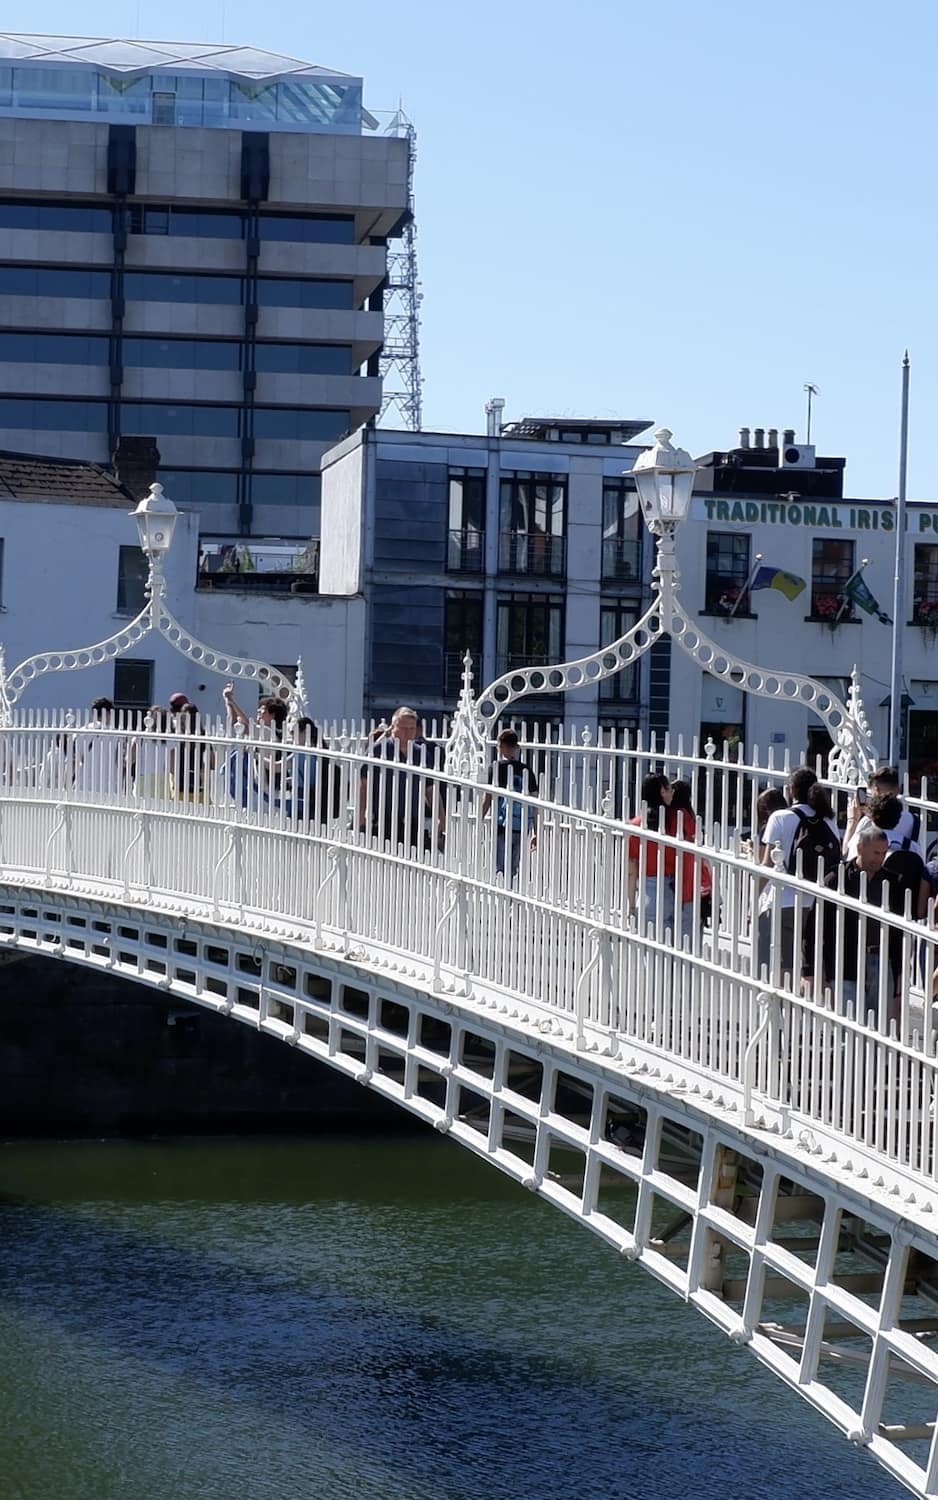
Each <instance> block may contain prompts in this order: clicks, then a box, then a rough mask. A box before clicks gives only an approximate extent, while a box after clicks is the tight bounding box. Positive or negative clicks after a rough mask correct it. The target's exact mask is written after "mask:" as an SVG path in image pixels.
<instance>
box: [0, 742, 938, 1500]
mask: <svg viewBox="0 0 938 1500" xmlns="http://www.w3.org/2000/svg"><path fill="white" fill-rule="evenodd" d="M292 734H293V731H292V730H289V731H288V733H287V737H286V739H285V740H284V741H283V742H273V741H271V740H269V739H262V738H254V737H251V738H249V739H244V738H241V737H238V736H232V735H231V734H229V733H228V732H227V731H226V730H223V729H222V728H221V727H220V726H203V727H202V728H200V729H199V730H198V731H197V732H195V733H187V734H182V733H180V732H178V729H177V727H176V726H175V725H173V726H169V725H168V724H164V725H162V726H159V727H155V726H154V725H153V724H152V722H151V721H149V720H147V721H143V722H142V723H140V724H137V725H128V726H126V727H123V728H121V729H117V728H114V727H111V726H110V725H108V724H105V725H95V724H89V723H87V722H86V721H85V720H84V716H82V717H81V719H79V717H78V716H73V715H65V714H63V715H59V716H57V717H55V716H51V715H49V714H21V715H20V716H19V717H16V716H13V717H11V720H10V722H9V723H8V725H7V726H6V727H3V728H0V945H3V946H5V947H6V948H7V949H8V950H10V951H11V952H12V951H19V952H28V953H33V954H39V955H45V956H47V957H48V958H50V959H54V960H57V961H62V962H71V963H77V964H82V965H85V966H89V967H93V968H99V969H104V970H107V971H109V972H111V973H113V974H115V975H120V976H124V977H126V978H127V979H129V980H132V981H135V982H142V983H144V984H148V985H151V986H154V987H156V988H157V989H160V990H163V991H168V992H171V993H172V994H173V995H175V996H178V997H179V998H180V999H181V1000H185V1001H191V1002H194V1003H195V1004H197V1005H201V1006H205V1007H207V1008H209V1009H211V1010H214V1011H217V1012H219V1013H221V1014H224V1015H226V1016H230V1017H231V1019H232V1020H235V1021H241V1022H243V1023H245V1024H247V1025H249V1026H252V1027H256V1028H258V1029H259V1030H261V1031H264V1032H267V1033H268V1034H270V1035H272V1036H275V1037H278V1038H280V1039H281V1040H282V1041H283V1042H285V1043H286V1044H287V1045H288V1046H291V1047H294V1048H296V1049H298V1050H299V1051H302V1052H306V1053H308V1054H309V1055H310V1056H311V1057H313V1058H318V1059H320V1060H321V1061H322V1062H325V1063H327V1064H328V1065H329V1066H331V1067H333V1068H335V1069H338V1070H339V1071H340V1072H343V1073H345V1074H347V1075H348V1076H350V1077H352V1078H354V1079H357V1080H358V1081H359V1082H360V1083H361V1084H363V1085H364V1086H367V1087H369V1088H372V1089H375V1090H377V1091H379V1092H380V1093H381V1094H383V1095H385V1096H386V1098H388V1099H390V1100H392V1101H394V1102H395V1103H397V1104H399V1105H400V1106H401V1107H402V1108H403V1109H406V1110H409V1111H411V1112H412V1113H413V1114H415V1115H417V1116H419V1117H420V1118H422V1119H423V1120H426V1121H428V1122H430V1123H431V1124H432V1125H434V1126H435V1127H436V1128H437V1129H438V1130H439V1131H440V1132H442V1133H443V1134H446V1135H449V1136H451V1137H452V1138H453V1139H454V1140H455V1141H458V1142H459V1143H460V1144H461V1145H463V1146H467V1147H468V1148H469V1149H470V1150H472V1151H475V1152H476V1153H478V1154H479V1155H481V1156H483V1157H485V1158H487V1159H488V1160H489V1161H491V1163H492V1164H493V1165H494V1166H496V1167H498V1168H499V1169H500V1170H502V1171H503V1172H505V1173H507V1174H508V1175H510V1176H512V1177H514V1178H515V1179H517V1180H518V1181H519V1182H520V1183H522V1184H523V1185H524V1186H525V1187H527V1188H529V1189H530V1190H531V1191H532V1192H536V1193H539V1194H541V1196H542V1197H544V1198H546V1199H548V1200H549V1201H550V1202H551V1203H553V1204H554V1205H555V1206H556V1207H557V1208H559V1209H561V1210H562V1211H563V1212H564V1213H566V1214H569V1215H570V1216H571V1217H573V1218H575V1219H576V1220H578V1221H579V1222H580V1223H581V1224H582V1225H583V1226H584V1227H585V1228H587V1229H591V1230H592V1231H593V1232H594V1233H595V1234H597V1235H598V1236H599V1237H600V1238H601V1239H603V1240H605V1241H606V1242H607V1244H608V1245H610V1246H612V1247H614V1248H615V1249H616V1250H618V1251H619V1252H620V1253H621V1254H622V1255H623V1256H625V1257H626V1258H627V1259H628V1260H631V1261H636V1262H638V1263H639V1264H640V1265H641V1266H643V1267H644V1268H645V1269H646V1270H648V1271H650V1272H651V1273H652V1274H653V1275H654V1276H656V1277H658V1278H659V1279H660V1280H661V1281H663V1282H664V1283H665V1284H666V1285H667V1286H669V1287H670V1288H671V1289H672V1290H673V1291H674V1292H675V1293H676V1294H677V1295H678V1296H679V1297H681V1298H683V1299H684V1300H685V1301H687V1302H689V1303H692V1304H693V1305H694V1306H695V1307H696V1308H697V1309H698V1310H699V1311H700V1312H702V1313H704V1314H705V1315H706V1316H707V1317H708V1318H710V1319H712V1321H713V1322H714V1323H716V1324H717V1325H718V1326H719V1327H720V1328H721V1329H723V1330H724V1332H725V1333H726V1334H727V1335H728V1336H729V1337H730V1338H731V1339H732V1340H733V1341H734V1343H736V1344H738V1345H740V1346H745V1347H746V1348H747V1349H749V1350H751V1351H752V1353H753V1354H755V1355H756V1356H757V1358H759V1359H760V1360H761V1361H762V1362H763V1363H764V1364H766V1365H767V1366H768V1367H769V1368H770V1369H771V1370H773V1371H774V1372H775V1373H776V1374H777V1375H778V1376H780V1377H781V1379H782V1380H783V1381H784V1382H786V1383H787V1384H788V1385H789V1386H790V1387H792V1388H793V1389H794V1390H795V1391H797V1392H798V1393H799V1394H800V1395H802V1396H803V1397H804V1398H806V1399H807V1400H808V1401H810V1402H811V1403H813V1404H814V1405H815V1406H816V1407H818V1408H819V1409H820V1410H821V1411H822V1412H823V1413H824V1414H825V1416H827V1417H828V1418H829V1419H830V1420H831V1421H832V1422H833V1423H834V1424H835V1426H836V1427H838V1428H839V1429H840V1430H841V1432H842V1433H844V1434H846V1436H847V1437H848V1438H849V1439H850V1440H851V1441H852V1442H854V1443H857V1444H860V1445H864V1446H866V1447H867V1448H868V1449H869V1450H870V1452H871V1454H872V1455H873V1456H874V1457H875V1458H876V1459H877V1460H879V1462H880V1463H882V1464H883V1465H884V1466H885V1467H886V1468H887V1469H888V1470H889V1471H890V1472H891V1473H892V1474H893V1475H894V1476H896V1478H897V1479H899V1480H900V1481H901V1482H903V1483H904V1484H905V1485H906V1486H908V1488H909V1489H911V1490H912V1491H913V1492H915V1493H917V1494H920V1495H938V1438H936V1415H938V1181H936V1178H938V1163H936V1153H935V1133H936V1114H938V1076H936V1070H938V1060H936V1045H935V1018H934V1013H933V1006H932V991H933V980H932V976H933V974H934V972H935V970H936V968H938V957H936V947H938V934H936V932H935V929H934V928H933V926H932V909H931V906H929V911H928V915H927V916H926V917H925V918H924V920H922V919H920V920H916V919H915V914H914V913H913V912H912V911H911V909H910V908H909V907H908V906H907V908H906V911H905V912H898V913H895V914H892V913H888V912H885V911H883V910H882V909H881V908H879V907H874V906H872V905H871V904H870V902H869V901H868V900H866V899H865V888H864V889H863V890H861V894H860V897H859V898H854V897H851V896H850V895H848V894H846V893H844V892H843V891H842V890H838V889H836V888H835V889H833V890H827V891H825V893H824V896H823V897H822V898H821V897H818V894H817V893H818V890H819V887H818V885H817V883H816V882H815V881H812V880H811V879H809V878H807V877H806V876H805V877H802V876H800V875H794V874H790V873H788V871H787V870H786V869H785V868H784V867H783V866H782V862H781V860H780V857H779V855H778V854H776V858H775V862H774V863H770V864H769V865H768V866H762V867H761V868H760V867H759V866H757V864H756V862H755V861H754V859H753V857H752V853H751V850H750V848H749V846H748V844H747V842H746V839H747V837H748V835H749V833H750V830H751V829H752V828H753V826H754V816H755V799H756V796H757V794H758V793H759V792H760V791H761V790H762V789H763V788H765V787H766V786H769V785H781V784H783V783H784V781H785V779H786V778H785V768H783V767H778V768H773V767H770V768H769V769H759V768H757V767H753V766H742V765H739V766H737V765H735V764H729V763H727V762H720V761H716V760H714V759H713V758H712V753H711V756H710V757H708V756H707V755H702V756H698V755H696V754H685V753H684V750H683V747H681V746H678V747H676V748H675V747H673V746H667V745H666V746H662V747H658V748H651V747H648V746H647V745H646V746H643V745H641V744H637V745H633V746H631V747H629V748H622V747H621V746H620V745H619V746H617V745H616V744H613V743H610V744H605V743H603V744H596V743H594V742H592V741H591V739H590V737H589V736H588V735H584V736H583V737H582V738H580V737H577V738H576V739H575V740H574V741H571V742H569V743H565V744H558V743H552V744H546V743H538V744H533V745H525V744H523V745H522V753H523V754H524V756H525V757H526V758H527V759H529V760H530V761H531V763H532V764H534V765H535V766H536V768H537V770H538V772H539V776H540V783H539V792H538V795H537V796H534V795H521V794H516V793H514V792H512V793H508V792H503V791H500V790H498V789H496V791H495V794H494V795H491V794H490V792H489V790H488V789H487V787H486V785H485V784H480V783H479V782H478V781H474V780H469V779H459V778H457V777H454V776H447V775H446V774H445V773H444V772H443V771H442V770H440V769H437V768H436V767H437V765H438V764H439V762H438V761H437V760H436V758H435V757H434V755H433V754H432V753H430V752H429V751H425V752H420V754H418V755H417V756H416V759H415V760H414V761H413V762H412V763H411V762H409V763H408V764H406V765H404V766H401V765H399V764H397V763H389V762H386V761H383V760H379V759H377V758H376V756H375V753H374V745H373V743H372V742H371V741H370V740H369V738H368V737H367V736H366V735H365V734H364V733H361V732H355V731H352V730H350V729H348V728H341V727H340V728H339V729H338V730H337V731H335V732H333V733H330V734H327V736H326V738H325V739H323V740H320V741H319V743H318V744H317V745H316V747H315V748H313V747H311V746H303V745H299V744H296V743H294V742H293V739H292V738H291V736H292ZM709 748H710V750H711V752H712V747H709ZM412 754H413V752H412ZM421 757H422V758H421ZM657 769H663V770H665V771H666V772H667V773H668V774H669V775H670V776H672V777H684V778H686V779H687V781H688V782H689V783H690V785H691V793H692V800H693V802H694V805H695V806H696V808H697V810H698V813H699V817H698V819H697V825H696V843H694V844H691V843H690V842H688V841H687V840H686V839H685V838H680V837H676V836H669V835H668V834H667V833H665V832H661V831H659V830H658V829H657V828H647V827H644V826H631V825H629V824H628V821H627V820H628V818H629V816H630V814H631V813H632V812H634V811H635V810H636V808H637V806H638V800H639V798H638V789H639V787H640V784H641V779H642V777H643V776H644V775H645V774H646V773H648V772H649V771H654V770H657ZM911 801H912V803H913V805H914V806H916V807H917V808H918V810H919V811H920V813H921V816H922V829H923V832H922V838H923V842H924V843H925V844H926V845H927V843H928V842H929V841H930V839H931V838H932V837H933V836H934V835H935V834H936V833H938V805H934V804H932V803H930V802H928V801H926V800H923V799H921V798H919V799H914V798H913V799H911ZM838 812H839V815H840V818H841V821H843V816H844V813H845V806H844V805H843V803H841V806H840V807H839V809H838ZM513 843H517V848H518V855H517V858H518V870H517V874H516V875H513V873H512V863H513V860H512V845H513ZM658 862H660V867H661V869H662V871H664V872H667V871H668V869H669V868H671V869H672V870H673V871H674V876H673V878H674V881H675V884H676V886H677V888H678V890H679V891H680V892H681V894H683V895H685V896H686V897H687V903H685V904H686V905H688V906H689V912H688V914H689V917H690V920H689V921H685V922H684V923H680V922H677V923H675V922H674V921H672V920H671V918H670V916H669V914H668V904H667V896H668V893H667V882H666V880H665V878H662V879H660V880H659V881H657V883H656V885H655V886H654V887H652V886H651V885H650V879H651V875H652V873H656V872H657V869H658ZM500 864H501V865H504V866H505V869H504V870H501V871H500V870H499V865H500ZM708 887H712V890H711V891H710V892H709V894H708ZM652 889H654V891H655V899H654V902H653V903H652V907H653V909H652V910H650V911H646V904H645V897H646V896H647V895H648V893H649V892H650V891H651V890H652ZM633 894H634V895H635V897H636V899H635V900H632V899H631V896H632V895H633ZM786 907H787V908H788V909H789V911H792V910H793V912H794V918H793V920H794V949H793V950H790V951H794V952H795V953H796V954H798V955H799V956H798V958H796V959H795V961H794V962H792V963H791V969H792V970H793V972H788V971H787V970H786V969H785V967H784V955H783V945H782V943H781V942H780V941H774V940H771V939H772V937H773V934H774V935H776V936H777V932H778V931H780V921H781V913H782V911H783V910H784V909H785V908H786ZM760 909H761V912H762V914H763V915H762V925H763V932H764V935H765V936H767V937H768V938H769V939H770V940H769V941H768V943H767V945H766V944H763V948H762V951H761V955H760V945H759V942H758V938H757V933H758V928H759V913H760ZM682 926H683V927H684V929H685V933H686V934H687V935H685V936H684V937H683V938H682V936H681V932H680V928H681V927H682ZM675 927H677V928H678V931H677V932H675ZM812 935H813V936H812ZM851 950H852V957H851ZM858 953H860V954H861V955H862V957H861V962H866V960H867V958H868V957H869V955H871V954H874V953H875V955H876V957H877V960H878V962H877V963H876V965H875V967H874V970H873V972H874V974H875V976H876V978H875V984H874V987H873V993H872V994H871V993H870V992H869V991H867V993H865V994H863V985H862V983H861V985H860V992H861V997H862V998H861V1000H860V1002H859V1003H858V1004H854V1003H848V1002H847V998H846V997H847V995H852V994H853V993H854V990H853V989H852V988H851V987H850V986H849V984H848V983H847V976H848V975H849V973H850V972H851V967H850V966H851V962H852V964H853V971H852V972H854V973H855V972H856V965H857V954H858ZM760 956H761V957H762V958H763V959H765V960H766V962H764V963H762V964H761V965H760V962H759V960H760ZM16 1004H17V1005H18V1006H20V1007H22V1008H24V1009H26V1010H27V1011H28V1007H29V995H28V993H24V994H22V995H19V996H18V997H17V1000H16ZM740 1357H742V1356H740ZM779 1399H780V1400H784V1399H787V1398H786V1397H784V1396H783V1395H782V1394H781V1393H780V1398H779Z"/></svg>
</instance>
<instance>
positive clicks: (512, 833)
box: [482, 729, 538, 882]
mask: <svg viewBox="0 0 938 1500" xmlns="http://www.w3.org/2000/svg"><path fill="white" fill-rule="evenodd" d="M489 784H490V785H491V786H498V787H502V788H503V789H504V790H505V791H508V792H514V793H515V794H516V795H515V796H514V797H498V798H497V799H496V806H495V870H496V873H497V874H499V875H501V876H503V877H504V874H505V868H506V866H507V867H508V869H509V870H510V871H511V880H512V882H514V881H515V880H517V878H518V871H519V869H520V867H521V848H522V845H523V843H524V828H525V825H527V831H528V839H529V843H530V847H531V848H532V849H535V848H536V847H537V812H536V810H535V808H533V807H526V806H525V805H524V803H523V802H519V801H518V800H517V797H518V795H521V796H527V797H536V796H537V794H538V783H537V776H536V775H535V773H534V770H533V768H532V767H531V766H530V765H529V764H528V762H527V761H526V760H522V758H521V751H520V744H519V741H518V736H517V734H516V733H515V731H514V730H513V729H503V730H502V732H501V734H500V735H499V736H498V755H497V757H496V759H495V762H494V764H493V765H492V767H491V769H490V770H489ZM491 802H492V797H491V793H489V792H486V794H485V797H484V799H483V802H482V815H483V817H484V816H485V814H486V813H487V812H488V810H489V807H490V805H491Z"/></svg>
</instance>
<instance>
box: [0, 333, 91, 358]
mask: <svg viewBox="0 0 938 1500" xmlns="http://www.w3.org/2000/svg"><path fill="white" fill-rule="evenodd" d="M8 360H9V361H14V360H15V361H17V362H19V363H22V364H32V363H37V364H48V365H106V364H107V362H108V341H107V339H105V338H92V337H89V336H88V335H86V334H81V333H76V334H68V333H0V361H8Z"/></svg>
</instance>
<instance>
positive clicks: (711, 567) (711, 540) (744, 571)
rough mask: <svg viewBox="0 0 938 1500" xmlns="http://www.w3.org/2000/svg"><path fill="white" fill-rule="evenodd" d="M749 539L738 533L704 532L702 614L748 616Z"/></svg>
mask: <svg viewBox="0 0 938 1500" xmlns="http://www.w3.org/2000/svg"><path fill="white" fill-rule="evenodd" d="M749 540H750V539H749V537H748V535H740V533H739V532H738V531H708V532H707V574H706V580H705V583H704V612H705V613H706V614H710V615H729V614H732V613H733V612H734V607H735V613H736V614H737V615H748V614H749V613H750V609H749V598H748V595H747V596H746V597H745V598H744V597H743V590H744V589H745V587H746V584H747V583H748V582H749Z"/></svg>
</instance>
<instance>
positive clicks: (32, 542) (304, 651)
mask: <svg viewBox="0 0 938 1500" xmlns="http://www.w3.org/2000/svg"><path fill="white" fill-rule="evenodd" d="M139 493H140V490H139V489H137V490H133V491H132V490H131V489H130V488H128V487H126V486H125V485H122V484H121V483H119V481H118V480H117V479H115V478H114V477H113V475H111V474H109V473H108V472H106V471H105V470H103V469H101V468H99V467H98V466H97V465H95V464H88V463H79V462H76V461H74V460H67V459H49V458H30V457H26V456H24V455H22V454H10V453H2V452H0V502H2V503H0V641H2V644H3V647H4V652H5V659H6V666H7V670H8V671H12V669H13V668H14V667H15V666H16V665H17V664H18V663H19V662H21V661H24V660H25V659H26V658H27V657H29V656H32V655H34V654H35V653H36V652H39V651H55V652H74V651H75V650H77V649H78V648H80V647H82V646H87V645H93V644H95V643H96V642H98V641H102V640H106V639H107V638H108V637H109V636H112V635H114V634H115V633H116V632H117V631H119V630H120V629H121V627H122V626H123V625H126V624H127V622H128V621H129V620H130V619H132V618H133V616H134V615H136V614H138V613H139V611H140V610H141V609H142V608H143V605H144V603H145V597H146V596H145V586H146V581H147V567H146V560H145V558H144V555H143V553H142V552H141V550H140V547H139V545H138V537H137V528H136V525H135V523H134V521H133V520H131V519H130V516H129V512H130V511H131V510H132V509H133V506H134V505H135V503H136V499H137V498H138V496H139ZM198 522H199V518H198V516H197V515H195V514H181V515H180V517H179V519H178V521H177V524H176V528H175V534H174V538H173V544H172V547H171V549H170V551H169V553H168V554H167V557H166V562H165V569H164V571H165V577H166V590H167V593H166V598H167V604H168V605H169V608H170V610H171V611H172V612H173V614H174V615H175V616H176V617H177V619H178V620H179V621H180V622H181V623H182V624H183V625H184V626H185V627H186V628H187V629H189V630H191V631H192V632H193V634H194V635H195V636H196V637H198V638H200V639H201V640H203V641H205V642H207V643H208V644H209V645H212V646H216V647H218V648H220V649H221V650H224V651H226V652H229V653H232V654H235V655H239V656H248V657H253V658H259V659H260V660H262V661H268V662H270V663H271V665H273V666H276V667H278V668H280V669H281V670H283V671H285V673H286V675H288V676H292V675H293V673H294V671H295V669H296V663H297V659H298V657H300V656H302V657H303V660H304V662H305V663H306V668H307V681H308V683H309V694H310V710H311V712H313V713H314V714H316V716H317V717H321V718H325V719H331V718H345V717H357V716H358V715H360V714H361V711H362V672H363V650H364V604H363V601H362V599H361V598H360V597H359V598H354V597H353V598H341V599H329V598H325V597H323V596H321V595H318V594H316V593H307V592H301V593H300V594H298V595H280V596H278V595H276V594H271V593H268V592H266V591H265V592H262V593H259V592H258V591H257V590H256V589H255V590H252V589H251V588H250V582H251V575H247V576H243V577H240V578H239V577H238V576H235V577H233V578H232V579H231V584H232V586H231V587H227V588H221V589H218V588H214V587H213V588H205V587H203V586H201V580H202V579H203V577H204V575H202V574H200V573H198V571H197V566H196V565H197V558H198V554H199V535H198ZM222 686H223V680H222V678H221V677H219V676H218V675H217V674H214V673H209V672H206V671H205V670H204V669H203V668H200V667H199V665H198V664H197V663H196V662H193V661H190V660H188V659H186V658H185V657H183V656H181V655H180V654H179V653H178V652H177V651H174V650H173V648H172V647H171V646H170V645H169V643H168V642H167V641H165V640H164V639H163V638H162V637H159V636H156V635H154V634H151V635H147V636H145V637H144V638H143V640H141V641H140V643H139V645H138V646H137V647H136V648H135V649H134V651H133V652H132V653H130V654H128V655H126V656H120V657H117V658H116V659H113V660H108V661H106V662H102V663H101V664H100V665H95V666H92V667H88V668H87V669H86V670H84V671H69V672H55V673H52V672H50V673H47V674H44V675H43V676H40V677H38V678H37V679H36V680H35V681H34V682H32V683H31V684H30V685H29V686H28V687H27V689H26V691H25V693H24V695H23V697H22V699H21V700H20V704H19V706H20V707H22V708H23V709H33V708H35V709H42V708H55V707H63V706H76V705H80V704H82V703H90V702H91V701H92V699H93V698H96V697H108V698H111V699H112V700H113V701H114V702H115V703H116V704H117V705H118V707H120V708H126V709H143V708H147V707H148V706H149V705H150V704H151V703H163V704H166V703H167V702H168V700H169V697H170V694H172V693H175V692H184V693H185V694H186V695H187V696H188V697H189V698H190V699H191V701H192V702H193V703H195V704H196V705H197V706H198V708H199V709H200V711H202V712H203V713H205V714H208V715H214V714H217V713H220V712H221V711H222V699H221V690H222ZM240 696H241V697H242V699H243V701H244V706H245V708H247V709H248V710H249V711H250V709H251V708H252V707H253V702H252V700H253V698H254V696H255V694H254V693H252V692H251V691H250V690H249V689H248V688H247V687H245V688H244V689H243V690H242V691H241V694H240Z"/></svg>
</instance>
